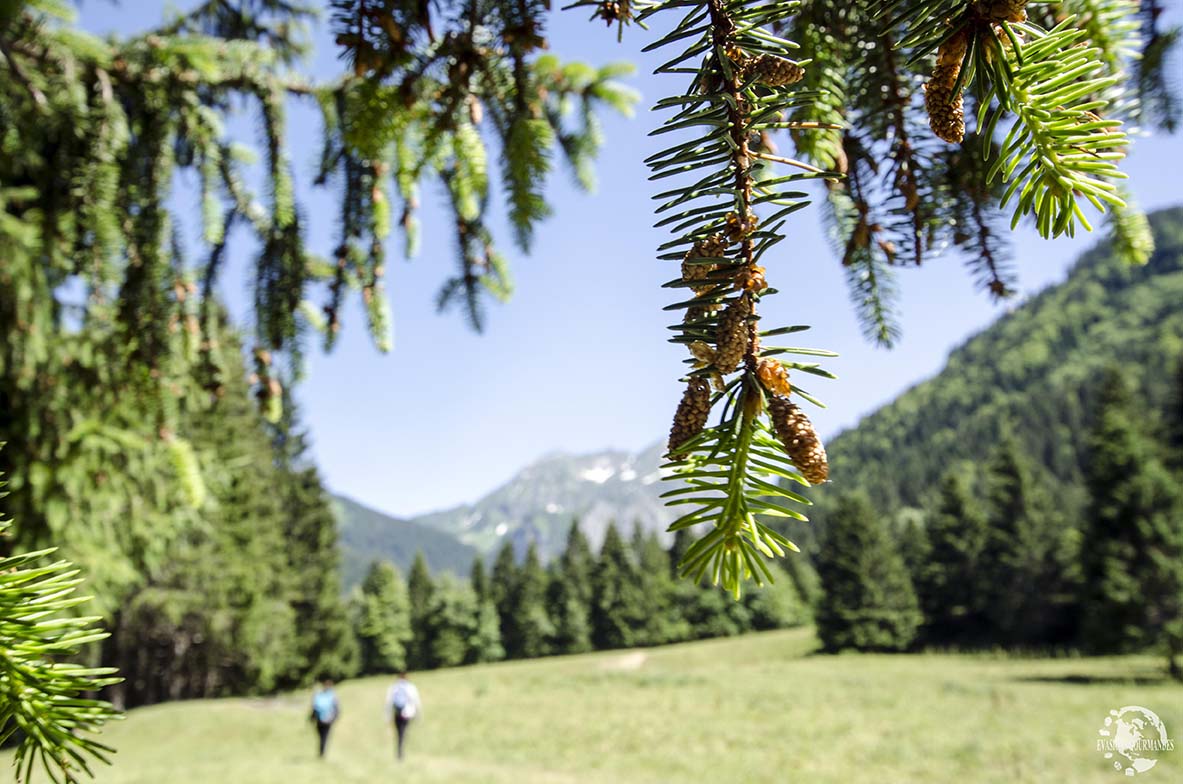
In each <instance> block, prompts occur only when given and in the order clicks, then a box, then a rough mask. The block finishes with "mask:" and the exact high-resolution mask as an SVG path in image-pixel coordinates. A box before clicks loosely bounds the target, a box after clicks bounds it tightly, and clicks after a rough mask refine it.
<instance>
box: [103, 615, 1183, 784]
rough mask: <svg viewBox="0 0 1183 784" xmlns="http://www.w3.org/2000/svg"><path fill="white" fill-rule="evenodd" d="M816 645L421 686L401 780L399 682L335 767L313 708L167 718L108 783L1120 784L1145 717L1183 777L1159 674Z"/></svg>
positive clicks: (592, 662) (520, 666) (425, 677)
mask: <svg viewBox="0 0 1183 784" xmlns="http://www.w3.org/2000/svg"><path fill="white" fill-rule="evenodd" d="M814 647H815V641H814V638H813V636H812V632H811V631H810V630H805V629H801V630H793V631H789V632H770V633H766V634H758V635H749V636H746V637H743V638H737V639H730V640H713V641H706V642H698V643H690V644H686V645H678V646H670V647H666V648H659V649H653V650H648V651H643V652H637V651H633V652H617V653H598V654H589V655H585V656H570V657H563V658H555V659H545V660H538V661H531V662H508V663H503V664H497V665H487V666H479V667H470V668H463V669H454V670H445V671H438V672H430V673H422V674H420V675H418V676H416V677H415V680H416V682H417V683H418V684H419V686H420V689H421V691H422V692H423V697H424V702H425V713H424V716H423V718H422V720H420V721H417V722H416V723H415V724H413V725H412V727H411V734H410V736H409V739H408V742H409V758H408V761H407V762H406V763H404V764H403V765H402V766H401V768H397V769H396V767H395V763H394V759H393V757H394V753H393V742H392V740H391V732H390V730H389V728H388V727H387V726H386V725H385V724H384V722H383V716H382V702H383V698H384V696H385V690H386V687H387V685H388V683H389V680H388V679H386V678H368V679H363V680H358V681H351V682H348V683H344V684H341V685H340V686H339V694H340V696H341V701H342V705H343V714H342V717H341V720H340V722H339V723H338V726H337V727H335V728H334V730H333V736H332V738H331V739H330V749H329V757H328V759H327V760H325V761H323V762H321V761H318V760H317V759H315V758H314V753H315V733H314V732H313V730H312V728H311V727H310V726H309V725H308V723H307V713H308V696H307V695H305V694H298V695H287V696H282V697H278V698H272V699H227V700H207V701H194V702H188V703H173V704H167V705H159V706H153V707H149V708H143V709H139V710H135V711H132V712H131V714H130V715H129V717H128V719H127V720H126V721H124V722H122V723H120V724H117V725H115V726H114V727H112V728H111V729H110V731H109V732H108V733H106V739H107V740H108V741H110V742H111V743H113V744H114V745H115V746H116V747H117V748H119V749H120V753H119V754H118V755H117V758H116V763H115V766H114V767H113V768H111V769H109V770H106V771H101V772H100V773H99V776H98V778H97V781H98V782H100V783H101V784H106V783H108V782H109V783H110V784H133V783H134V784H148V783H149V782H151V784H158V782H196V783H203V782H210V784H239V783H240V782H242V783H247V782H249V783H251V784H255V783H256V782H257V783H258V784H314V783H315V784H336V783H337V782H371V781H379V780H407V781H415V782H556V783H561V782H642V783H648V782H653V783H655V784H656V782H697V781H702V782H744V783H745V784H746V783H747V782H787V781H791V782H797V781H800V782H810V783H811V784H812V783H813V782H844V783H845V782H874V783H875V784H882V783H883V782H941V783H942V784H944V783H945V782H1007V784H1014V783H1015V782H1115V781H1118V780H1120V779H1121V778H1123V777H1121V776H1120V774H1118V773H1116V772H1114V771H1113V770H1111V769H1109V768H1108V767H1106V766H1107V764H1108V763H1107V762H1106V761H1105V760H1104V759H1102V756H1101V754H1100V753H1099V752H1097V751H1096V750H1095V741H1096V738H1097V729H1098V728H1099V727H1100V726H1101V722H1102V721H1103V720H1104V718H1105V716H1106V714H1107V712H1108V711H1109V710H1110V709H1111V708H1116V707H1119V706H1122V705H1129V704H1136V705H1143V706H1145V707H1147V708H1150V709H1151V710H1153V711H1155V712H1156V713H1158V714H1159V716H1160V717H1162V719H1163V720H1164V722H1165V723H1166V726H1167V728H1168V730H1170V731H1171V733H1172V737H1173V738H1175V739H1176V743H1177V744H1178V745H1179V746H1180V749H1179V750H1178V751H1176V752H1174V753H1166V754H1163V755H1162V756H1161V757H1160V761H1159V764H1158V766H1157V768H1156V769H1155V770H1154V771H1152V772H1150V773H1148V774H1146V776H1144V777H1143V778H1146V779H1147V780H1148V781H1150V782H1154V781H1162V782H1167V781H1179V780H1181V778H1183V743H1181V742H1180V736H1183V687H1180V686H1179V685H1177V684H1175V683H1172V682H1170V681H1167V680H1165V679H1161V678H1159V677H1158V673H1159V667H1158V662H1157V661H1156V660H1155V659H1152V658H1144V657H1117V658H1089V659H1082V658H1060V659H1032V658H1007V657H1003V656H997V655H973V654H921V655H910V656H880V655H853V654H848V655H840V656H825V655H810V653H811V652H812V651H813V649H814Z"/></svg>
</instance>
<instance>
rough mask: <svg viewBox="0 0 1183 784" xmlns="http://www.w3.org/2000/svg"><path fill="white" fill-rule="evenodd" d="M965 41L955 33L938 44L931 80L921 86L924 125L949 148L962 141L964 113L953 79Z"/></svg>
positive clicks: (959, 65)
mask: <svg viewBox="0 0 1183 784" xmlns="http://www.w3.org/2000/svg"><path fill="white" fill-rule="evenodd" d="M967 45H968V38H967V37H966V35H965V33H958V34H957V35H955V36H953V37H952V38H950V39H949V40H947V41H945V42H944V43H943V44H941V47H940V49H938V50H937V64H936V67H935V68H933V69H932V78H931V79H929V80H928V84H926V85H924V108H925V110H927V111H928V125H929V127H930V128H932V132H933V133H935V134H936V135H937V138H939V139H944V140H945V141H947V142H949V143H951V144H960V143H961V140H962V139H964V138H965V113H964V111H963V109H962V101H961V91H960V90H959V91H958V92H957V94H956V95H954V94H953V88H954V87H955V86H956V84H957V76H958V75H959V74H960V73H961V61H962V59H963V58H964V57H965V50H966V46H967Z"/></svg>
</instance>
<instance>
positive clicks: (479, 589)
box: [468, 555, 493, 602]
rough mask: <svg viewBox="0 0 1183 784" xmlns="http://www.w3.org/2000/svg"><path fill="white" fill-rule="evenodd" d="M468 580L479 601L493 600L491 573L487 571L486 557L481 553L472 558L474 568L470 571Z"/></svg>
mask: <svg viewBox="0 0 1183 784" xmlns="http://www.w3.org/2000/svg"><path fill="white" fill-rule="evenodd" d="M468 582H469V585H471V586H472V592H473V593H475V594H476V598H477V600H478V601H482V602H483V601H487V600H488V601H492V598H493V597H492V595H491V594H490V591H491V588H490V585H489V575H488V574H487V573H486V572H485V559H484V558H482V557H481V556H479V555H478V556H477V557H476V558H474V559H472V570H471V571H470V572H469V578H468Z"/></svg>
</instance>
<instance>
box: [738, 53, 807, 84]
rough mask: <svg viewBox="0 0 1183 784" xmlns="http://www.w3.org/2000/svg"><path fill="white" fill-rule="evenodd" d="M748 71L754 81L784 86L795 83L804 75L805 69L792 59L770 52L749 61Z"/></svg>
mask: <svg viewBox="0 0 1183 784" xmlns="http://www.w3.org/2000/svg"><path fill="white" fill-rule="evenodd" d="M748 67H749V68H750V69H751V70H750V73H751V75H752V76H754V77H756V81H758V82H760V83H761V84H766V85H768V86H769V87H785V86H786V85H790V84H796V83H797V82H799V81H801V79H803V78H804V77H805V69H804V68H802V67H801V66H799V65H797V64H796V63H795V62H793V61H792V60H786V59H784V58H783V57H777V56H775V55H771V54H762V55H760V56H759V57H757V58H755V59H753V60H752V61H750V63H749V65H748Z"/></svg>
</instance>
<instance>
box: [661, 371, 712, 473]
mask: <svg viewBox="0 0 1183 784" xmlns="http://www.w3.org/2000/svg"><path fill="white" fill-rule="evenodd" d="M710 413H711V388H710V385H709V384H707V382H706V380H705V379H703V378H699V377H695V378H692V379H690V381H689V382H688V383H687V384H686V391H685V392H684V393H682V402H680V403H678V410H677V412H675V413H674V424H673V426H672V427H671V428H670V441H669V456H670V457H671V458H673V459H674V460H680V459H682V458H683V457H685V456H686V453H684V452H679V451H677V450H678V448H679V447H680V446H682V444H685V443H686V442H687V441H689V440H690V439H692V438H694V437H695V436H697V435H698V434H699V433H701V432H702V429H703V428H704V427H705V426H706V423H707V417H709V416H710Z"/></svg>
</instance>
